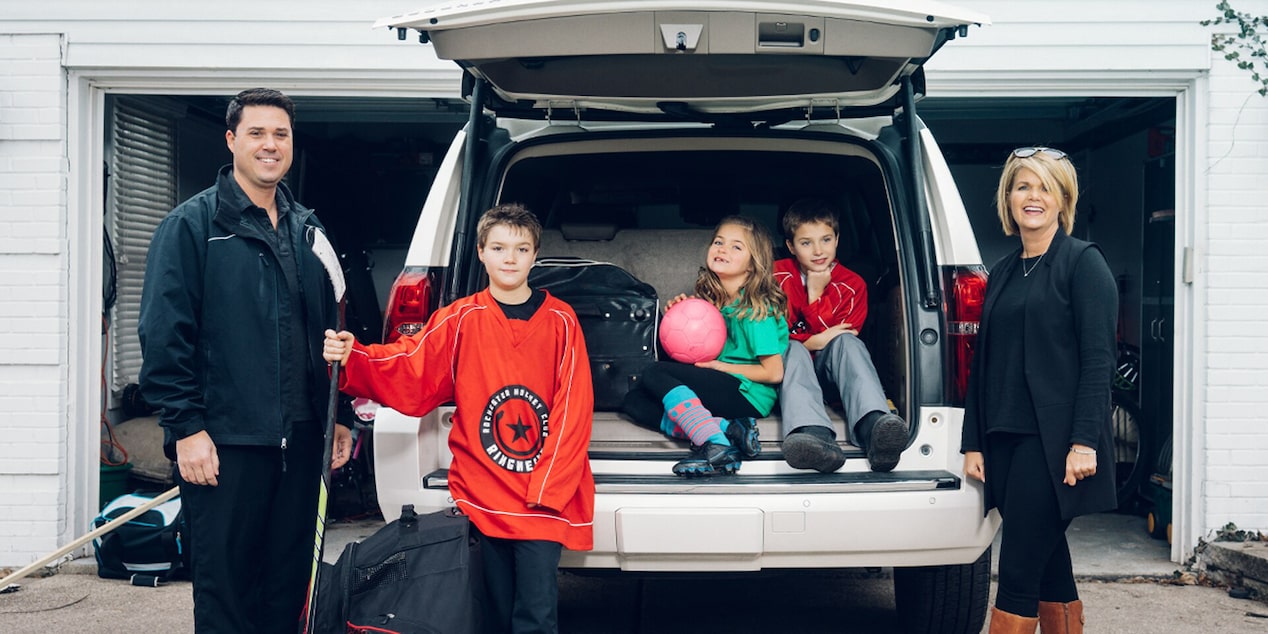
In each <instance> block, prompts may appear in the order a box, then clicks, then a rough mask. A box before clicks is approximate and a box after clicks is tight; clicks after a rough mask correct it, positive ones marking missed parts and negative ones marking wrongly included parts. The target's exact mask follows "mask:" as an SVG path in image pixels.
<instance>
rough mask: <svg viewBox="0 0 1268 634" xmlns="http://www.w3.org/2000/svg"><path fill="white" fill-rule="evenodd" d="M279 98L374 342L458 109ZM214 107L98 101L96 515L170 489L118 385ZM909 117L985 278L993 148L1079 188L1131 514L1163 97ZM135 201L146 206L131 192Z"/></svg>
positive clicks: (363, 485) (1150, 317)
mask: <svg viewBox="0 0 1268 634" xmlns="http://www.w3.org/2000/svg"><path fill="white" fill-rule="evenodd" d="M294 99H295V102H296V108H297V113H296V128H295V141H296V143H295V146H296V151H295V157H294V159H295V160H294V164H293V167H292V170H291V173H290V175H289V176H288V184H289V185H290V187H291V188H292V191H294V192H295V194H296V195H297V197H298V198H299V200H300V201H302V202H303V203H304V204H305V205H307V206H309V207H311V208H313V209H315V210H317V214H318V217H319V218H321V220H322V222H323V223H324V224H325V225H326V226H327V228H328V229H329V230H330V234H331V235H332V237H333V238H334V240H335V242H336V246H337V248H338V249H339V250H340V252H341V253H342V254H344V255H345V257H346V258H347V260H346V267H345V268H347V269H349V271H350V275H355V276H357V277H358V279H360V280H361V288H362V298H363V299H362V301H361V302H360V303H359V305H357V306H350V308H349V326H350V330H353V331H354V332H356V333H357V334H358V336H359V337H360V338H362V339H363V340H365V341H376V340H378V338H379V336H380V333H379V329H380V327H381V317H380V316H381V311H382V309H383V305H384V304H385V303H386V300H387V292H388V289H389V288H390V285H391V283H392V280H393V279H394V278H395V276H396V274H397V272H399V270H400V268H401V265H402V263H403V261H404V255H405V250H406V248H407V247H408V244H409V241H410V238H411V236H412V232H413V227H414V223H415V220H416V218H417V214H418V210H419V209H420V208H421V207H422V204H423V201H424V199H425V198H426V196H427V192H428V189H429V187H430V184H431V181H432V179H433V177H434V175H435V170H436V167H437V166H438V165H439V163H440V160H441V159H442V158H443V156H444V153H445V151H446V150H447V148H448V146H449V144H450V142H451V141H452V139H453V136H454V134H455V133H456V132H457V131H458V130H459V129H460V128H461V127H462V126H463V125H464V124H465V122H466V118H467V112H466V104H464V103H463V102H461V101H460V100H456V99H390V98H352V97H302V96H300V97H295V98H294ZM227 103H228V98H227V97H226V96H189V95H185V96H171V95H108V96H107V103H106V120H107V125H106V129H107V130H108V131H109V132H108V138H106V139H104V143H105V148H106V152H105V156H106V165H105V166H104V169H105V174H106V179H105V182H106V183H107V186H106V189H107V191H106V201H105V215H106V218H105V220H106V233H107V236H106V238H107V243H108V245H109V249H108V252H107V258H108V261H107V262H106V263H105V268H106V282H105V286H106V296H107V298H110V297H111V296H113V298H114V301H113V306H112V307H111V309H110V310H109V311H108V312H107V315H106V316H107V318H108V320H107V326H108V327H107V330H106V336H107V337H108V340H107V342H106V346H105V349H106V351H107V354H108V357H107V359H106V364H107V365H106V368H105V371H104V372H103V381H105V382H106V385H105V392H106V393H107V395H108V399H109V405H108V407H107V410H108V411H107V413H106V415H105V416H103V426H102V427H103V452H102V453H103V473H102V498H103V501H108V500H110V499H112V497H113V496H114V495H117V494H120V493H122V492H125V491H127V490H133V489H144V488H147V487H148V488H156V487H160V486H163V485H164V484H166V483H167V482H169V481H170V473H168V470H167V465H166V460H165V459H164V458H163V456H162V452H161V447H160V446H159V445H161V432H159V433H158V434H157V435H156V430H157V425H156V424H154V422H153V421H154V420H155V419H154V416H153V413H152V412H148V411H146V409H147V408H146V406H145V405H144V403H143V402H139V399H137V398H136V395H135V393H132V392H129V391H128V390H127V389H126V388H127V386H128V385H129V384H133V383H135V382H136V371H137V370H139V367H140V358H139V346H138V345H137V343H136V340H135V339H136V335H135V319H136V314H137V311H138V308H139V299H140V295H139V290H140V283H141V277H142V276H143V275H142V274H143V271H144V254H145V248H146V246H147V245H148V236H149V233H148V232H152V231H153V227H154V226H155V225H157V223H158V221H159V220H161V219H162V216H163V215H165V214H166V212H167V211H168V210H170V209H171V207H172V206H174V205H175V204H176V203H178V202H180V201H183V200H185V199H186V198H189V197H190V196H192V195H194V194H196V193H197V192H199V191H201V190H203V189H205V188H206V187H208V186H209V185H211V184H212V182H213V179H214V175H215V173H216V170H217V169H218V168H219V167H220V166H221V165H224V164H225V163H228V162H229V160H230V155H229V152H228V150H227V149H226V148H225V141H224V123H223V121H224V111H225V107H226V105H227ZM918 111H919V114H920V116H921V117H922V119H924V121H925V123H926V124H927V125H928V126H929V127H930V128H931V129H932V131H933V133H934V136H935V138H937V140H938V143H939V144H940V146H941V148H942V151H943V154H944V155H945V156H946V159H947V162H948V164H949V165H950V167H951V170H952V172H953V174H954V176H955V178H956V182H957V184H958V186H959V189H960V194H961V196H962V198H963V200H964V203H965V207H966V208H967V210H968V213H969V217H970V220H971V222H972V224H973V228H974V231H975V233H976V236H977V240H978V244H979V248H980V250H981V254H982V259H983V262H984V263H986V264H987V265H988V266H989V265H990V264H991V263H993V262H995V261H996V260H998V259H999V258H1000V257H1002V256H1003V255H1005V254H1007V253H1008V252H1009V251H1011V250H1012V249H1013V248H1015V246H1016V239H1015V238H1012V237H1007V236H1004V235H1003V233H1002V231H1001V230H1000V228H999V221H998V219H997V216H996V212H995V207H994V196H995V188H996V184H997V179H998V177H999V172H1000V168H1001V167H1002V165H1003V162H1004V159H1005V158H1006V157H1007V155H1008V153H1009V151H1011V150H1012V149H1013V148H1016V147H1024V146H1033V145H1040V146H1049V147H1054V148H1058V149H1061V150H1063V151H1065V152H1066V153H1068V154H1069V155H1070V158H1071V160H1073V161H1074V162H1075V165H1076V168H1077V169H1078V172H1079V178H1080V186H1081V188H1082V191H1081V196H1082V198H1081V200H1080V205H1079V210H1078V220H1077V223H1076V228H1075V235H1076V236H1077V237H1080V238H1084V239H1088V240H1092V241H1095V242H1096V243H1098V244H1099V245H1100V246H1101V247H1102V249H1103V250H1104V252H1105V254H1106V257H1107V259H1108V261H1109V264H1110V268H1111V269H1112V270H1113V271H1114V273H1115V275H1116V276H1117V278H1118V280H1119V289H1120V297H1121V302H1120V315H1121V317H1120V340H1121V341H1122V342H1123V343H1124V344H1127V345H1128V346H1132V347H1134V350H1136V351H1138V359H1139V366H1138V367H1137V372H1138V375H1136V376H1131V377H1127V378H1130V379H1131V380H1130V381H1127V382H1125V383H1124V385H1123V386H1121V387H1122V388H1123V389H1122V390H1121V391H1122V392H1123V393H1122V394H1120V397H1122V398H1130V399H1131V400H1132V401H1134V402H1135V404H1136V405H1137V406H1138V409H1139V412H1138V413H1137V414H1136V415H1137V416H1138V418H1139V425H1140V427H1139V431H1136V432H1126V433H1128V434H1133V433H1134V434H1137V436H1136V437H1135V442H1136V446H1137V447H1139V451H1140V455H1141V456H1142V458H1141V459H1140V460H1143V461H1144V466H1143V467H1142V469H1143V472H1144V473H1143V477H1140V478H1139V482H1138V484H1139V486H1138V487H1136V489H1135V491H1133V492H1132V493H1131V495H1130V496H1129V497H1128V498H1127V499H1125V500H1124V504H1123V508H1122V510H1123V511H1124V512H1127V513H1132V514H1136V515H1143V514H1145V513H1146V512H1148V511H1149V510H1150V509H1151V508H1152V500H1153V499H1154V497H1157V495H1156V494H1157V493H1158V491H1160V490H1161V489H1162V486H1163V485H1162V480H1163V479H1164V478H1162V477H1161V476H1159V477H1157V478H1152V479H1151V478H1150V476H1152V475H1153V474H1154V473H1155V472H1158V473H1160V474H1166V473H1167V472H1168V471H1169V457H1168V455H1169V454H1168V451H1169V450H1168V449H1167V447H1169V438H1170V436H1171V429H1172V422H1171V411H1170V407H1171V405H1170V404H1171V392H1172V390H1171V380H1172V377H1171V367H1172V361H1171V360H1172V343H1171V332H1172V323H1171V322H1172V318H1171V301H1172V300H1171V293H1172V280H1173V276H1174V271H1175V263H1174V261H1173V258H1172V253H1173V249H1174V235H1175V234H1174V230H1175V218H1174V211H1173V210H1174V208H1175V115H1176V100H1175V99H1174V98H1172V97H1156V98H1126V97H1094V98H1087V97H1045V98H1010V99H1006V98H942V99H939V98H928V99H925V100H924V101H922V102H921V103H920V105H919V106H918ZM128 157H134V158H135V159H136V161H139V163H130V162H129V160H127V159H128ZM142 191H144V192H146V193H145V195H141V194H135V192H142ZM367 218H373V219H374V221H373V222H367V221H366V219H367ZM112 272H113V273H112ZM353 283H354V282H353V281H352V280H351V279H350V284H353ZM366 293H370V294H371V295H366ZM368 298H372V299H368ZM1129 349H1131V348H1129ZM1126 371H1127V372H1129V373H1130V371H1131V369H1130V368H1128V369H1127V370H1126ZM136 421H148V424H147V423H140V422H136ZM370 436H371V434H368V433H367V434H364V436H363V438H364V440H366V441H368V440H369V438H370ZM156 438H157V439H158V440H157V441H156V440H155V439H156ZM1128 440H1129V441H1131V440H1132V439H1131V438H1128ZM364 449H365V451H364V456H363V458H362V459H361V461H359V462H358V463H357V464H359V465H360V466H357V465H354V467H353V468H350V469H348V470H347V471H346V475H345V478H344V480H343V481H342V482H343V488H342V489H341V488H340V482H341V481H340V480H336V488H335V489H336V490H335V492H334V500H333V504H334V505H335V508H333V509H332V517H340V516H356V515H358V514H364V513H372V512H375V511H376V510H377V504H376V503H375V501H374V499H373V494H374V483H373V473H372V469H371V468H370V467H371V465H372V461H371V460H370V459H369V453H370V451H371V450H372V449H371V448H370V447H368V446H366V447H365V448H364ZM123 451H126V455H124V456H121V455H120V454H121V452H123ZM121 457H122V458H123V460H120V458H121ZM111 463H118V464H111ZM123 464H130V465H131V468H130V469H128V468H124V467H123ZM108 469H110V470H111V471H110V477H109V478H108V477H107V470H108ZM1166 481H1167V482H1169V480H1166ZM108 486H110V487H113V488H110V489H108V488H107V487H108ZM107 496H109V497H107ZM1167 507H1168V508H1167V510H1166V513H1167V516H1169V514H1170V509H1169V503H1168V504H1167ZM1155 512H1160V511H1158V510H1157V509H1155Z"/></svg>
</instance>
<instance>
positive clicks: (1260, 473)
mask: <svg viewBox="0 0 1268 634" xmlns="http://www.w3.org/2000/svg"><path fill="white" fill-rule="evenodd" d="M1207 477H1208V478H1210V479H1211V480H1213V481H1217V482H1228V483H1233V482H1257V481H1259V480H1268V465H1258V466H1256V465H1240V464H1233V465H1212V466H1210V468H1208V469H1207ZM1265 502H1268V497H1266V498H1265Z"/></svg>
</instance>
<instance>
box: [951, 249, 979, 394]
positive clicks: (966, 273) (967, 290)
mask: <svg viewBox="0 0 1268 634" xmlns="http://www.w3.org/2000/svg"><path fill="white" fill-rule="evenodd" d="M943 288H944V289H950V292H949V293H946V294H945V296H946V297H947V311H946V314H947V358H948V359H949V360H950V364H949V365H950V367H949V368H948V369H949V372H948V373H947V393H948V396H949V397H950V400H951V404H952V405H956V406H963V405H964V397H965V396H966V395H967V394H968V392H969V368H970V366H971V365H972V363H973V352H974V351H975V350H977V329H978V324H979V322H980V321H981V320H982V304H983V303H984V302H985V301H986V269H984V268H982V267H981V266H961V267H947V268H946V269H944V271H943Z"/></svg>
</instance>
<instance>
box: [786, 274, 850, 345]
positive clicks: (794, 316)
mask: <svg viewBox="0 0 1268 634" xmlns="http://www.w3.org/2000/svg"><path fill="white" fill-rule="evenodd" d="M775 281H776V282H777V283H778V284H779V287H780V288H782V289H783V290H784V294H785V295H787V296H788V333H789V334H788V336H789V337H790V338H792V339H794V340H796V341H805V340H807V339H809V338H810V337H811V336H813V335H817V334H819V333H821V332H823V331H825V330H827V329H828V328H831V327H832V326H836V325H838V324H845V323H848V324H850V327H852V328H854V329H855V330H862V329H863V322H864V321H866V320H867V284H866V283H865V282H863V278H862V277H859V275H858V274H857V273H855V272H854V271H851V270H850V269H847V268H845V266H844V265H842V264H841V263H840V262H838V261H835V260H834V261H833V262H832V277H831V279H830V280H829V281H828V286H827V287H826V288H824V289H823V294H822V295H820V296H819V299H816V300H815V301H814V302H811V301H810V298H809V294H808V292H807V291H806V282H805V280H804V279H803V278H802V276H801V267H800V266H799V265H798V264H797V260H796V258H784V259H782V260H778V261H776V262H775Z"/></svg>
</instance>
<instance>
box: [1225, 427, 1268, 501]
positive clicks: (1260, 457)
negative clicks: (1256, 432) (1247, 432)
mask: <svg viewBox="0 0 1268 634" xmlns="http://www.w3.org/2000/svg"><path fill="white" fill-rule="evenodd" d="M1217 438H1218V436H1217ZM1235 438H1242V439H1243V441H1242V445H1241V449H1240V450H1234V451H1233V452H1232V456H1233V464H1234V465H1239V466H1248V467H1254V466H1258V467H1263V469H1264V472H1263V479H1265V480H1268V454H1266V453H1265V452H1264V451H1262V450H1263V449H1264V448H1265V447H1268V443H1265V442H1264V440H1263V437H1262V436H1235ZM1264 494H1265V496H1268V489H1265V490H1264Z"/></svg>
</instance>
